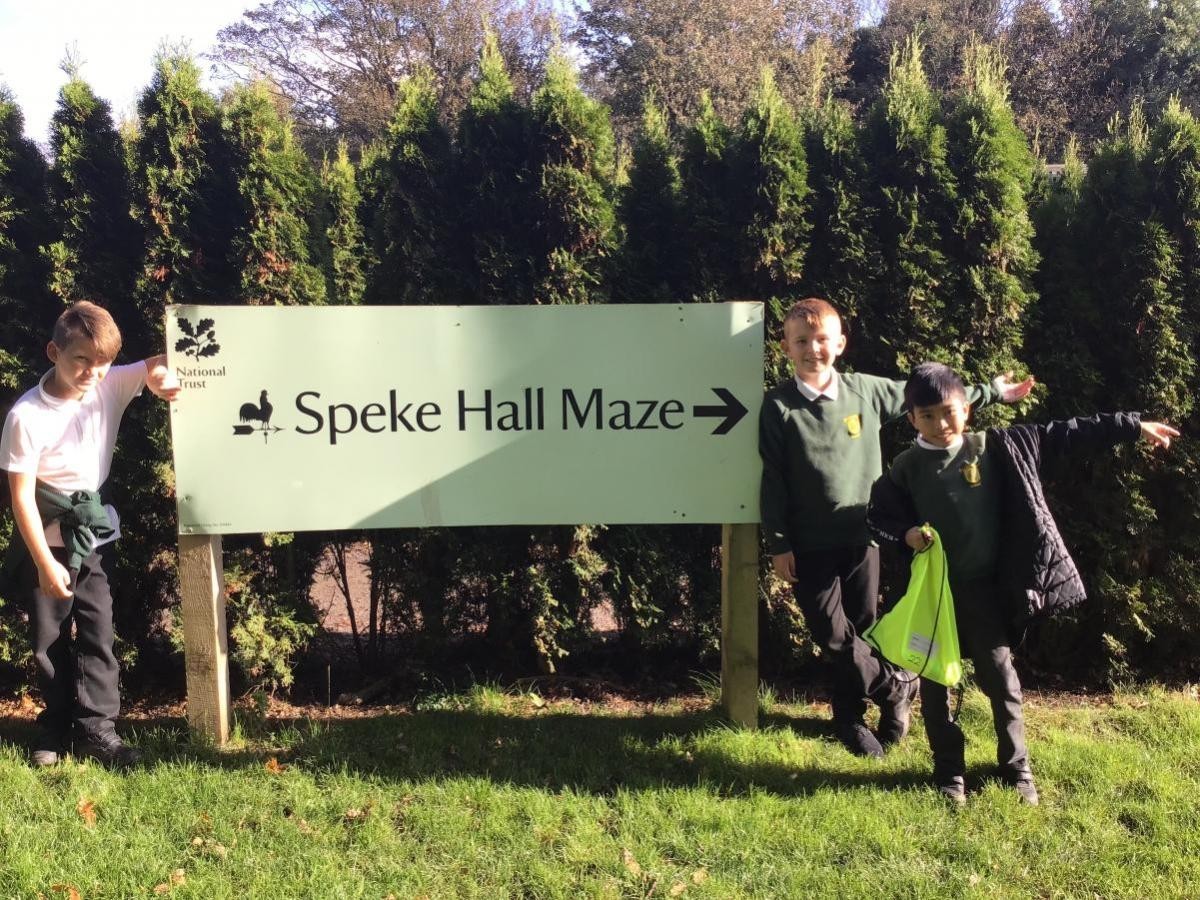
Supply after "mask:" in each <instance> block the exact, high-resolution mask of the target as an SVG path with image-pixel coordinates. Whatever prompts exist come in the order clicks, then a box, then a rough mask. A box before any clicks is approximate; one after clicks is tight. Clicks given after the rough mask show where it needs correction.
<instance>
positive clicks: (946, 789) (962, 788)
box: [933, 775, 967, 808]
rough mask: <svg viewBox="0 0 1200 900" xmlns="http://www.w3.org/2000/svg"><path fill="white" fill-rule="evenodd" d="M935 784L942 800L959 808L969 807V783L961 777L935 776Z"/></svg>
mask: <svg viewBox="0 0 1200 900" xmlns="http://www.w3.org/2000/svg"><path fill="white" fill-rule="evenodd" d="M933 783H934V784H935V785H937V789H938V793H939V794H940V795H941V796H942V799H943V800H945V801H946V802H947V803H949V804H950V805H951V806H953V807H955V808H958V807H963V806H966V805H967V783H966V781H965V780H964V779H963V777H962V776H961V775H945V776H941V775H934V776H933Z"/></svg>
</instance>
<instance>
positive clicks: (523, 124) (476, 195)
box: [458, 30, 533, 303]
mask: <svg viewBox="0 0 1200 900" xmlns="http://www.w3.org/2000/svg"><path fill="white" fill-rule="evenodd" d="M530 150H531V147H530V114H529V108H528V107H527V106H526V105H524V104H522V103H521V102H520V101H518V99H517V97H516V94H515V92H514V90H513V84H512V79H511V78H510V77H509V74H508V70H507V69H506V68H505V65H504V57H503V56H501V54H500V46H499V43H498V40H497V37H496V34H495V33H494V32H492V31H490V30H489V31H487V32H486V34H485V35H484V44H483V49H482V51H481V53H480V57H479V80H478V81H477V82H476V83H475V86H474V88H473V90H472V91H471V94H470V96H469V97H468V98H467V105H466V108H465V109H464V110H463V113H462V118H461V120H460V122H459V140H458V166H459V178H458V182H459V188H460V194H459V196H460V200H459V207H460V209H462V211H463V219H462V223H463V226H464V231H465V239H464V244H465V245H466V246H468V247H469V251H470V254H471V264H470V267H469V268H470V272H471V284H470V287H469V295H468V296H469V298H470V299H471V300H472V301H473V302H478V303H528V302H529V301H530V300H531V299H532V297H533V272H532V268H531V267H532V263H533V260H532V254H533V247H532V245H531V235H532V231H533V217H532V210H531V203H532V178H533V176H532V173H531V172H530V167H529V166H530Z"/></svg>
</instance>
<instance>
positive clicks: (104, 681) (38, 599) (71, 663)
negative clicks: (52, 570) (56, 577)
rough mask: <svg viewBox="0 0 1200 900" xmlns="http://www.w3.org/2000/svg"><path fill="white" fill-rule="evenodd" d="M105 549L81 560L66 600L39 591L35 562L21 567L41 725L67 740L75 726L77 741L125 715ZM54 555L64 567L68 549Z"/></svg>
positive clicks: (57, 550)
mask: <svg viewBox="0 0 1200 900" xmlns="http://www.w3.org/2000/svg"><path fill="white" fill-rule="evenodd" d="M107 549H108V548H106V547H101V548H100V550H98V551H97V552H95V553H93V554H92V555H91V556H89V557H88V558H87V559H85V560H84V561H83V563H82V564H81V565H80V567H79V572H78V574H76V576H75V582H74V584H73V586H72V587H73V591H74V593H73V595H72V596H71V597H70V598H69V599H67V600H58V599H56V598H54V597H50V596H48V595H46V594H43V593H42V592H41V590H39V589H38V578H37V567H36V566H35V565H34V564H33V561H32V560H31V559H27V560H26V561H25V563H24V564H23V565H22V567H21V574H20V576H19V577H20V584H21V588H22V593H23V595H24V596H23V598H22V599H23V600H24V603H25V607H26V609H27V610H28V611H29V631H30V643H31V644H32V645H33V658H34V662H35V664H36V666H37V679H38V687H39V688H40V689H41V692H42V702H43V703H45V704H46V709H45V710H44V711H43V712H42V714H41V715H40V716H39V717H38V721H39V722H40V723H41V725H42V727H43V728H44V729H46V731H48V732H50V733H51V734H54V735H58V736H61V737H63V738H64V739H65V738H66V737H67V736H68V735H69V733H70V731H71V726H72V725H74V726H75V727H76V730H77V736H79V733H80V732H81V733H82V735H102V734H106V733H109V732H111V731H112V730H113V727H114V725H113V723H114V722H115V720H116V718H117V716H118V715H119V714H120V711H121V695H120V689H119V686H118V666H117V658H116V656H115V655H114V653H113V638H114V633H113V612H112V594H111V593H109V588H108V576H107V575H105V574H104V560H103V556H104V554H105V552H106V550H107ZM51 552H52V553H53V554H54V558H55V559H57V560H58V561H59V562H60V563H63V564H64V565H66V551H65V550H63V549H62V548H61V547H52V548H51ZM72 626H74V627H73V628H72ZM72 630H74V635H73V636H72Z"/></svg>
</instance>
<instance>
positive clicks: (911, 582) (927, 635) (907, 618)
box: [863, 525, 962, 687]
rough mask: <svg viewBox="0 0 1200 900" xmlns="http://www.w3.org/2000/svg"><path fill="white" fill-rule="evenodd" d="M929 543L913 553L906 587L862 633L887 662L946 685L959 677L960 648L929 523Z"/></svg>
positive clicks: (942, 555) (940, 552)
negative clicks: (901, 595) (891, 605)
mask: <svg viewBox="0 0 1200 900" xmlns="http://www.w3.org/2000/svg"><path fill="white" fill-rule="evenodd" d="M922 530H923V531H924V532H925V536H926V537H927V538H931V543H930V544H929V546H927V547H926V548H925V549H924V550H921V551H920V552H919V553H915V554H913V561H912V571H911V574H910V575H909V579H908V590H906V591H905V592H904V596H903V597H901V598H900V600H899V601H898V602H897V603H896V605H895V606H893V607H892V608H891V609H889V610H888V611H887V612H886V613H884V614H883V615H882V616H880V617H879V619H878V620H877V621H876V622H875V624H873V625H872V626H871V627H870V628H868V629H867V630H866V632H865V633H864V634H863V640H865V641H866V642H867V643H869V644H870V645H871V646H872V647H874V648H875V649H876V650H878V651H879V653H880V655H881V656H882V657H883V658H884V659H886V660H888V661H889V662H892V663H895V664H896V665H898V666H900V667H901V668H904V669H907V670H908V671H910V672H915V673H916V674H917V675H920V676H921V677H923V678H929V679H932V680H933V681H936V682H938V683H939V684H944V685H946V686H947V687H953V686H954V685H956V684H958V682H959V679H961V678H962V651H961V650H960V649H959V646H958V624H957V622H956V621H955V619H954V598H953V597H952V596H951V594H950V580H949V577H948V572H947V565H946V551H945V550H944V549H942V539H941V538H940V537H939V536H938V533H937V532H936V531H935V530H934V529H933V528H932V527H930V526H929V525H924V526H923V527H922Z"/></svg>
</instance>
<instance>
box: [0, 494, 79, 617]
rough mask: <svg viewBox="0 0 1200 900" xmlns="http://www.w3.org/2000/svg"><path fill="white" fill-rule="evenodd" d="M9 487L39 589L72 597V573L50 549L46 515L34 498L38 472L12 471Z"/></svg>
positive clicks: (55, 594) (47, 593)
mask: <svg viewBox="0 0 1200 900" xmlns="http://www.w3.org/2000/svg"><path fill="white" fill-rule="evenodd" d="M8 487H9V492H10V493H11V494H12V509H13V520H14V521H15V522H16V524H17V530H18V531H19V532H20V533H21V537H22V538H23V539H24V540H25V546H26V547H27V548H28V549H29V555H30V556H31V557H32V558H33V564H34V565H35V566H37V573H38V588H39V589H40V590H41V592H42V593H43V594H46V595H47V596H50V597H54V598H55V599H57V600H69V599H70V597H71V573H70V572H68V571H67V568H66V566H64V565H63V564H62V563H60V562H59V561H58V560H57V559H55V558H54V555H53V554H52V553H51V552H50V545H49V544H47V543H46V531H45V529H44V528H43V527H42V517H41V516H40V515H39V514H38V508H37V500H36V499H35V498H34V492H35V490H36V488H37V475H35V474H34V473H33V472H9V473H8Z"/></svg>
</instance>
